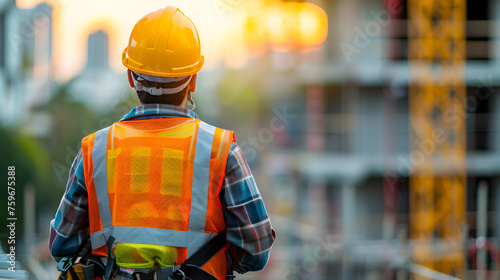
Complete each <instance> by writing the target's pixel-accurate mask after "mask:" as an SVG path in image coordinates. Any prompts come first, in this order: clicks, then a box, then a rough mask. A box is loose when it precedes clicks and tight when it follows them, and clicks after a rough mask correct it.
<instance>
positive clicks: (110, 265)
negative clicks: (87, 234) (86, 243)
mask: <svg viewBox="0 0 500 280" xmlns="http://www.w3.org/2000/svg"><path fill="white" fill-rule="evenodd" d="M113 242H115V238H114V237H113V236H110V237H109V238H108V241H106V246H108V260H107V261H106V272H105V273H104V280H110V279H111V276H112V274H113V272H114V268H115V264H116V262H115V255H114V254H113Z"/></svg>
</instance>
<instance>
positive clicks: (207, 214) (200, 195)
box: [82, 118, 233, 278]
mask: <svg viewBox="0 0 500 280" xmlns="http://www.w3.org/2000/svg"><path fill="white" fill-rule="evenodd" d="M232 139H233V133H232V132H231V131H227V130H223V129H219V128H215V127H213V126H211V125H208V124H206V123H204V122H202V121H200V120H198V119H194V118H159V119H147V120H126V121H121V122H117V123H115V124H113V125H112V126H111V127H108V128H106V129H103V130H101V131H98V132H97V133H95V134H92V135H89V136H88V137H86V138H85V139H84V140H83V142H82V152H83V162H84V170H92V172H91V173H90V172H86V176H85V183H86V185H87V186H89V187H88V194H89V213H96V214H97V213H99V215H96V214H94V215H91V217H93V219H92V218H91V219H90V220H89V222H90V236H91V240H92V241H93V242H92V249H93V250H92V253H93V254H94V255H101V256H107V252H108V249H107V248H106V241H107V240H108V238H109V236H113V237H114V238H115V241H114V244H115V246H116V247H115V255H116V263H117V265H118V266H120V267H125V268H136V269H152V268H155V267H167V266H172V265H181V264H182V263H183V262H184V261H185V260H186V258H187V257H188V256H190V255H192V254H193V253H194V252H195V251H197V250H198V249H199V248H200V247H201V246H202V245H203V244H205V243H206V242H207V241H208V240H209V239H211V238H212V237H213V236H215V235H216V234H217V233H218V232H220V231H223V230H224V229H225V223H224V216H223V213H222V207H221V204H220V202H219V197H218V194H219V191H220V188H221V184H222V179H223V174H224V168H225V163H226V159H227V154H228V151H229V146H230V143H231V141H232ZM99 241H100V242H99ZM205 266H206V267H204V268H206V270H207V271H208V272H210V273H212V274H214V275H215V276H225V273H226V272H227V264H226V257H225V254H224V250H222V251H220V252H219V253H218V255H216V256H215V257H214V258H212V259H211V260H210V261H209V263H207V264H206V265H205ZM218 278H219V277H218Z"/></svg>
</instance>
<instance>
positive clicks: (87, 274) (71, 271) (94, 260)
mask: <svg viewBox="0 0 500 280" xmlns="http://www.w3.org/2000/svg"><path fill="white" fill-rule="evenodd" d="M57 270H59V271H60V273H59V277H58V278H57V280H102V279H103V278H102V277H103V276H104V271H105V270H104V265H103V264H102V262H101V260H100V259H99V258H98V257H96V256H93V255H91V254H86V255H84V256H83V257H78V256H75V257H65V258H62V259H61V260H60V261H59V263H58V264H57Z"/></svg>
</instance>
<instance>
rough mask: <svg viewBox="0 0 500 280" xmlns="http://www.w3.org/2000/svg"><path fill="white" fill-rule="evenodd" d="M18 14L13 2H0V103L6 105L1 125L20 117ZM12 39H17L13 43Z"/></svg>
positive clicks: (7, 0) (9, 0)
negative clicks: (18, 92) (0, 89)
mask: <svg viewBox="0 0 500 280" xmlns="http://www.w3.org/2000/svg"><path fill="white" fill-rule="evenodd" d="M18 23H19V12H18V11H17V9H16V3H15V1H14V0H3V1H0V87H1V88H2V91H1V92H0V102H1V103H2V104H6V105H7V106H4V108H5V109H4V110H2V112H1V113H0V124H1V125H12V124H14V123H16V120H17V119H18V118H19V117H20V116H21V114H22V112H21V111H22V110H20V108H21V107H22V97H21V96H19V94H17V89H16V86H18V85H19V79H20V77H19V76H18V75H17V73H19V68H20V66H21V54H20V53H19V51H18V50H19V49H18V47H19V44H17V43H15V42H19V41H18V38H16V37H17V34H18V33H17V32H16V31H17V30H18V29H19V24H18ZM14 39H17V40H16V41H15V42H14V41H13V40H14Z"/></svg>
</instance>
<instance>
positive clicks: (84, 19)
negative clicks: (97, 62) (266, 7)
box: [17, 0, 238, 82]
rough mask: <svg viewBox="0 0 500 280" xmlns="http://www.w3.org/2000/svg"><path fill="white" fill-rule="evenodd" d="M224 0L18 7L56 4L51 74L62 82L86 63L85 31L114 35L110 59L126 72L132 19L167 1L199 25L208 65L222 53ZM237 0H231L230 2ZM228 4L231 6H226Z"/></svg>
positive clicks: (25, 1) (91, 0)
mask: <svg viewBox="0 0 500 280" xmlns="http://www.w3.org/2000/svg"><path fill="white" fill-rule="evenodd" d="M216 1H224V2H227V1H226V0H198V1H195V0H169V1H161V0H147V1H123V0H49V1H42V0H17V5H18V7H19V8H31V7H33V6H35V5H37V4H38V3H41V2H48V3H50V4H51V6H52V7H54V12H53V13H54V46H53V60H52V65H53V71H52V73H51V76H52V78H53V79H55V80H57V81H59V82H64V81H67V80H69V79H71V78H72V77H73V76H75V75H76V74H78V73H79V72H80V71H81V70H82V68H83V67H84V66H85V62H86V57H87V36H88V34H89V33H91V32H93V31H96V30H98V29H105V30H106V31H107V32H108V34H109V36H110V53H109V57H110V63H111V67H112V68H113V69H115V70H116V71H125V68H124V67H123V66H122V64H121V53H122V51H123V49H124V48H125V47H126V45H127V43H128V37H129V35H130V32H131V30H132V28H133V26H134V24H135V23H136V22H137V21H138V20H139V19H140V18H141V17H142V16H144V15H146V14H147V13H149V12H152V11H155V10H157V9H159V8H162V7H164V6H166V5H173V6H177V7H179V8H180V9H181V11H183V12H184V13H185V14H186V15H188V16H189V17H190V18H191V20H193V22H194V23H195V24H196V26H197V28H198V31H199V33H200V39H201V42H202V52H203V55H204V56H205V61H206V62H205V69H210V68H211V67H213V66H214V65H215V64H216V63H217V62H218V61H219V59H220V57H221V46H220V45H221V41H222V37H221V36H222V35H221V30H222V29H223V28H224V26H227V24H226V25H225V24H224V22H225V21H226V20H227V17H228V16H230V14H231V10H222V9H221V6H220V5H218V4H220V3H222V2H216ZM237 2H238V1H234V0H232V1H231V3H237ZM226 7H227V6H226Z"/></svg>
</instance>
